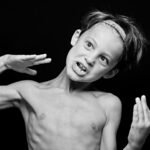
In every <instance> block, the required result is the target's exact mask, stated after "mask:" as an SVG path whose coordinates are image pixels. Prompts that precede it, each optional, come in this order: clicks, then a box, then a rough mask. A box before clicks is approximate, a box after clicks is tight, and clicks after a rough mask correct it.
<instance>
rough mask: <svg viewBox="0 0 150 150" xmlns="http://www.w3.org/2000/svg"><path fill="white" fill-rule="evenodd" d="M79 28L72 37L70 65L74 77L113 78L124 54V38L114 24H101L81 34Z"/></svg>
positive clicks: (78, 78) (69, 54)
mask: <svg viewBox="0 0 150 150" xmlns="http://www.w3.org/2000/svg"><path fill="white" fill-rule="evenodd" d="M80 32H81V31H80V30H77V31H76V32H75V33H74V35H73V37H72V40H71V44H72V48H71V49H70V51H69V53H68V56H67V60H66V68H67V75H68V76H69V77H70V79H72V80H74V81H78V82H93V81H96V80H98V79H100V78H101V77H108V78H109V77H112V76H114V75H115V73H116V70H113V69H112V68H113V67H114V66H115V65H116V64H117V63H118V61H119V59H120V57H121V55H122V53H123V41H122V40H121V38H120V36H119V34H118V33H117V31H116V30H115V29H113V28H112V27H110V26H108V25H106V24H104V23H99V24H96V25H94V26H93V27H92V28H90V29H89V30H87V31H86V32H84V33H83V34H82V35H81V36H80Z"/></svg>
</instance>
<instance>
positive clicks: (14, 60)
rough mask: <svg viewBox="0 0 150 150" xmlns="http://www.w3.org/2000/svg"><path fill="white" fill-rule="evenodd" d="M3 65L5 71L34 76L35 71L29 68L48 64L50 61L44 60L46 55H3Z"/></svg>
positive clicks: (48, 59)
mask: <svg viewBox="0 0 150 150" xmlns="http://www.w3.org/2000/svg"><path fill="white" fill-rule="evenodd" d="M5 56H6V59H5V61H4V65H5V66H6V68H7V69H12V70H14V71H17V72H20V73H26V74H29V75H36V74H37V71H36V70H34V69H30V68H29V67H31V66H34V65H40V64H46V63H50V62H51V59H50V58H46V57H47V55H46V54H41V55H5Z"/></svg>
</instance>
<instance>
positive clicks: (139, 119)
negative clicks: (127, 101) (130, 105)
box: [128, 95, 150, 147]
mask: <svg viewBox="0 0 150 150" xmlns="http://www.w3.org/2000/svg"><path fill="white" fill-rule="evenodd" d="M135 100H136V104H135V105H134V109H133V120H132V124H131V128H130V131H129V135H128V141H129V142H130V143H131V144H132V145H133V147H142V146H143V144H144V142H145V140H146V138H147V137H148V135H149V133H150V110H149V108H148V106H147V102H146V96H144V95H143V96H142V97H141V98H139V97H137V98H136V99H135Z"/></svg>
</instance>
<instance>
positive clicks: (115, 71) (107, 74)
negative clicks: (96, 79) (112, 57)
mask: <svg viewBox="0 0 150 150" xmlns="http://www.w3.org/2000/svg"><path fill="white" fill-rule="evenodd" d="M118 72H119V70H118V69H113V70H111V71H109V72H108V73H106V74H105V75H104V76H103V78H104V79H109V78H112V77H114V76H115V75H116V74H117V73H118Z"/></svg>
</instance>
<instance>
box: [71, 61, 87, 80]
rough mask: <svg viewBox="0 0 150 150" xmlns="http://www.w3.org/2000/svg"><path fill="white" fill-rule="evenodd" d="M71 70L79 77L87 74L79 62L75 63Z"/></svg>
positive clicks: (84, 67)
mask: <svg viewBox="0 0 150 150" xmlns="http://www.w3.org/2000/svg"><path fill="white" fill-rule="evenodd" d="M73 70H74V71H75V73H76V74H77V75H79V76H82V77H83V76H85V75H86V74H87V72H88V69H87V67H86V66H85V65H84V64H83V63H81V62H75V63H74V65H73Z"/></svg>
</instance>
